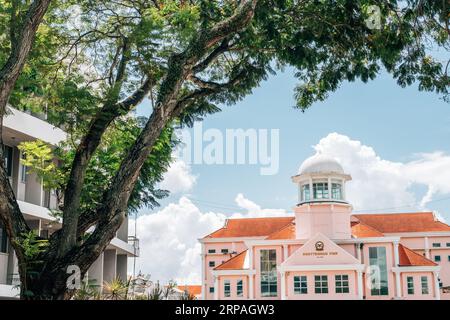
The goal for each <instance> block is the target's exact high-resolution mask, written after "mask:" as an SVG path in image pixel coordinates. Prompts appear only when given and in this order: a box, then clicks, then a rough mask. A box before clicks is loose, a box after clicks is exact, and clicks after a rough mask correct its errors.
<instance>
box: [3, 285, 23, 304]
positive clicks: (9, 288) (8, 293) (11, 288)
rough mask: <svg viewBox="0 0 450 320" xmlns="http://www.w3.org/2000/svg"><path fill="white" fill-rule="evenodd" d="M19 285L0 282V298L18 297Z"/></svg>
mask: <svg viewBox="0 0 450 320" xmlns="http://www.w3.org/2000/svg"><path fill="white" fill-rule="evenodd" d="M19 295H20V289H19V287H17V286H15V285H10V284H0V300H8V299H18V298H19Z"/></svg>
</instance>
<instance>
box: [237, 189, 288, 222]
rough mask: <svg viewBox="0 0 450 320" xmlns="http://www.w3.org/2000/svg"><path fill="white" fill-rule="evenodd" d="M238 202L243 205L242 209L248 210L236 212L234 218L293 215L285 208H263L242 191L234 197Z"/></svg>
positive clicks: (240, 205)
mask: <svg viewBox="0 0 450 320" xmlns="http://www.w3.org/2000/svg"><path fill="white" fill-rule="evenodd" d="M234 201H235V202H236V204H237V205H238V206H239V207H241V208H242V209H245V210H247V212H246V213H244V214H241V213H235V214H234V215H233V216H232V218H240V217H247V218H252V217H279V216H286V215H292V214H290V213H288V212H286V210H284V209H263V208H261V207H260V206H259V205H257V204H256V203H254V202H253V201H251V200H249V199H247V198H245V197H244V195H243V194H242V193H239V194H238V195H237V196H236V198H235V199H234Z"/></svg>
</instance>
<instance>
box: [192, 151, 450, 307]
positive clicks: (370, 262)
mask: <svg viewBox="0 0 450 320" xmlns="http://www.w3.org/2000/svg"><path fill="white" fill-rule="evenodd" d="M350 179H351V177H350V175H348V174H345V173H344V170H343V169H342V167H341V165H340V164H339V163H338V162H337V161H336V160H334V159H332V158H329V157H326V156H324V155H316V156H313V157H311V158H309V159H307V160H306V161H305V162H304V163H303V164H302V165H301V167H300V170H299V174H298V175H296V176H294V177H292V181H293V182H294V183H295V184H296V185H297V186H298V189H299V203H298V204H297V205H296V206H295V207H294V208H293V211H294V214H293V216H292V217H276V218H250V219H228V220H227V221H226V223H225V225H224V226H223V227H222V228H221V229H219V230H217V231H215V232H213V233H211V234H209V235H207V236H205V237H204V238H202V239H200V243H201V245H202V298H203V299H221V300H226V299H281V300H294V299H449V298H450V294H449V293H447V292H448V291H449V289H450V226H448V225H446V224H444V223H442V222H440V221H439V220H437V219H436V217H435V216H434V214H433V213H432V212H418V213H395V214H369V213H367V214H352V206H351V204H349V203H348V202H347V201H346V195H345V183H346V182H347V181H349V180H350ZM367 183H370V181H368V182H367Z"/></svg>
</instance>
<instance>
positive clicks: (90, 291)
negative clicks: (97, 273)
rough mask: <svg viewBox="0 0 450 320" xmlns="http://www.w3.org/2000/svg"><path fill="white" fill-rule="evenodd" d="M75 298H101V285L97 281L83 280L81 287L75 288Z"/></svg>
mask: <svg viewBox="0 0 450 320" xmlns="http://www.w3.org/2000/svg"><path fill="white" fill-rule="evenodd" d="M72 299H73V300H101V294H100V291H99V285H97V284H95V281H91V280H88V281H82V282H81V287H80V289H78V290H75V293H74V295H73V297H72Z"/></svg>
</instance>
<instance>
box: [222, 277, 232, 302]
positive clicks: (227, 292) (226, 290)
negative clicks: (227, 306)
mask: <svg viewBox="0 0 450 320" xmlns="http://www.w3.org/2000/svg"><path fill="white" fill-rule="evenodd" d="M223 296H224V297H225V298H229V297H231V282H230V280H223Z"/></svg>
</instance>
